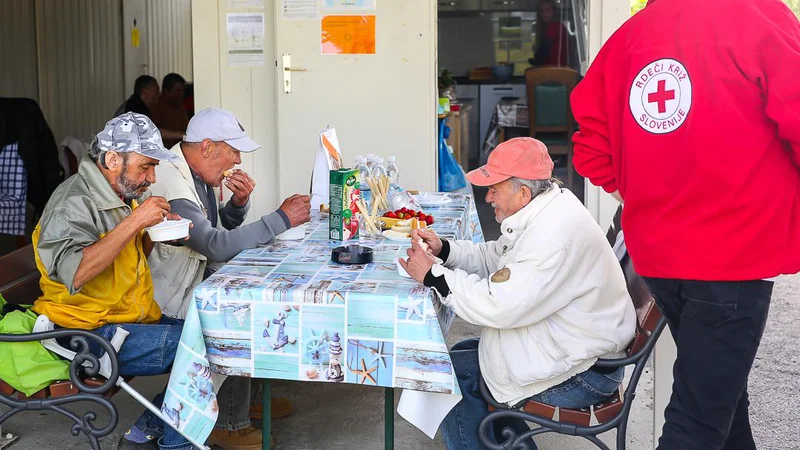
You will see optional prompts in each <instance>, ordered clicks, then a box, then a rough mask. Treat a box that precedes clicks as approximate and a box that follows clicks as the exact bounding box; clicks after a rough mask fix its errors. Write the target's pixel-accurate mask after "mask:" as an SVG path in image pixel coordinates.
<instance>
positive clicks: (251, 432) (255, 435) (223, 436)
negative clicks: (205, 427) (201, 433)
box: [206, 426, 275, 450]
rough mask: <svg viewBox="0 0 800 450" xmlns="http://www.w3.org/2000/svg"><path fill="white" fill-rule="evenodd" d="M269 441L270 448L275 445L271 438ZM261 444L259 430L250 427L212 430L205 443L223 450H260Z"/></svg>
mask: <svg viewBox="0 0 800 450" xmlns="http://www.w3.org/2000/svg"><path fill="white" fill-rule="evenodd" d="M269 441H270V446H274V445H275V440H274V439H272V436H270V439H269ZM261 443H262V438H261V430H259V429H257V428H254V427H252V426H250V427H247V428H244V429H241V430H237V431H227V430H214V431H212V432H211V436H209V437H208V440H207V441H206V444H208V445H209V446H212V445H213V446H216V447H218V448H221V449H223V450H261Z"/></svg>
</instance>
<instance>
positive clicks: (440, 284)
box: [422, 247, 450, 297]
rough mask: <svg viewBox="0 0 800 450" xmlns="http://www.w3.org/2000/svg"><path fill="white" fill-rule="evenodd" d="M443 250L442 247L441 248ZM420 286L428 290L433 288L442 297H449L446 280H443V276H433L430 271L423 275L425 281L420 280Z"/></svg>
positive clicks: (448, 287)
mask: <svg viewBox="0 0 800 450" xmlns="http://www.w3.org/2000/svg"><path fill="white" fill-rule="evenodd" d="M442 250H444V247H442ZM422 284H424V285H425V286H427V287H429V288H434V289H436V290H437V291H439V295H441V296H442V297H447V296H448V295H450V286H448V285H447V280H445V279H444V275H439V276H438V277H437V276H434V275H433V271H432V270H428V273H426V274H425V279H424V280H422Z"/></svg>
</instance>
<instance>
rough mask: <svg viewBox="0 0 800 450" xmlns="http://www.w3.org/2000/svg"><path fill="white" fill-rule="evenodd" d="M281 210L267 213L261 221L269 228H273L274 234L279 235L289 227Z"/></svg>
mask: <svg viewBox="0 0 800 450" xmlns="http://www.w3.org/2000/svg"><path fill="white" fill-rule="evenodd" d="M279 211H280V210H279ZM281 212H282V211H281ZM281 212H274V213H272V214H267V215H266V216H264V217H262V218H261V221H262V222H264V223H265V224H266V225H267V228H269V229H270V230H272V234H273V236H277V235H279V234H281V233H283V232H284V231H286V230H288V229H289V227H288V226H286V219H284V218H283V217H282V216H281V214H280V213H281Z"/></svg>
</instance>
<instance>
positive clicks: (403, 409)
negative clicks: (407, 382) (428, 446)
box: [397, 389, 461, 439]
mask: <svg viewBox="0 0 800 450" xmlns="http://www.w3.org/2000/svg"><path fill="white" fill-rule="evenodd" d="M460 401H461V395H460V394H441V393H436V392H422V391H412V390H408V389H406V390H404V391H403V392H402V393H401V394H400V401H399V402H398V404H397V414H400V417H402V418H403V419H406V420H407V421H408V423H410V424H411V425H414V426H415V427H417V428H419V429H420V430H421V431H422V432H423V433H425V434H427V435H428V437H429V438H431V439H433V438H434V437H436V430H438V429H439V425H441V423H442V421H443V420H444V418H445V417H446V416H447V413H449V412H450V410H451V409H453V407H454V406H456V404H457V403H458V402H460Z"/></svg>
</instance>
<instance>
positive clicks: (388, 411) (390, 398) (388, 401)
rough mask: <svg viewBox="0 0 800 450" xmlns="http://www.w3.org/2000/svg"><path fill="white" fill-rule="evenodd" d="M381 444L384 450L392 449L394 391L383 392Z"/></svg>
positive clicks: (390, 389) (386, 390)
mask: <svg viewBox="0 0 800 450" xmlns="http://www.w3.org/2000/svg"><path fill="white" fill-rule="evenodd" d="M383 393H384V397H383V410H384V411H383V412H384V417H383V442H384V446H385V448H386V450H393V449H394V389H392V388H385V389H384V390H383Z"/></svg>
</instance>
